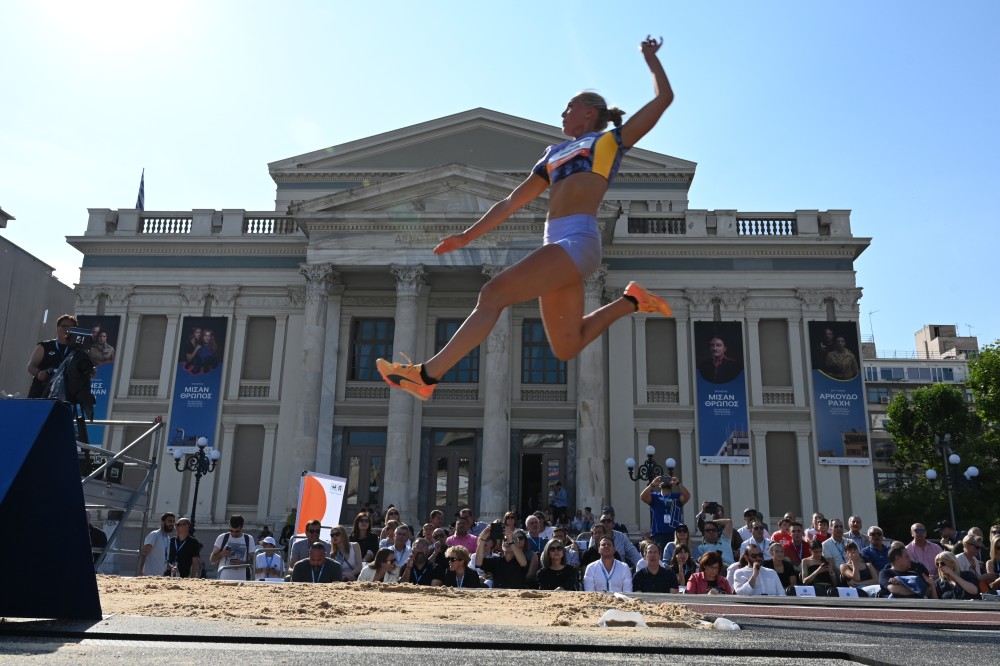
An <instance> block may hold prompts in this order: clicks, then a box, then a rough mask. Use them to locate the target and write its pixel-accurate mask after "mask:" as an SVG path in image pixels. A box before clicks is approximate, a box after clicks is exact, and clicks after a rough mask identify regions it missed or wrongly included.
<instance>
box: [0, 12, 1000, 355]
mask: <svg viewBox="0 0 1000 666" xmlns="http://www.w3.org/2000/svg"><path fill="white" fill-rule="evenodd" d="M587 9H589V10H590V11H589V12H587V11H584V10H587ZM0 25H3V26H4V28H5V29H4V31H3V32H4V37H3V42H2V49H3V56H2V57H3V64H2V65H0V206H2V207H3V209H4V210H6V211H7V212H8V213H10V214H12V215H14V216H16V217H17V220H15V221H13V222H11V223H10V224H9V226H8V228H7V229H6V230H5V231H3V232H2V233H3V234H4V235H5V236H6V237H7V238H8V239H10V240H11V241H13V242H15V243H17V244H18V245H20V246H21V247H23V248H24V249H26V250H27V251H29V252H31V253H32V254H34V255H36V256H38V257H39V258H41V259H42V260H44V261H46V262H47V263H49V264H51V265H53V266H55V267H56V268H57V273H56V274H57V276H58V277H59V278H60V279H62V280H63V281H65V282H67V283H73V282H75V281H76V280H77V278H78V270H79V269H78V267H79V264H80V261H81V255H80V254H79V253H78V252H77V251H76V250H74V249H72V248H71V247H69V246H68V245H66V244H64V243H63V238H64V237H65V236H73V235H82V234H83V233H84V231H85V228H86V222H87V210H86V209H87V208H88V207H94V208H131V207H133V206H134V205H135V198H136V192H137V189H138V184H139V174H140V171H141V170H142V168H144V167H145V169H146V209H147V210H191V209H192V208H214V209H222V208H245V209H248V210H271V209H273V207H274V203H273V197H274V184H273V182H272V181H271V179H270V178H269V176H268V173H267V163H268V162H270V161H274V160H278V159H282V158H285V157H291V156H293V155H298V154H301V153H305V152H309V151H312V150H316V149H319V148H323V147H327V146H332V145H335V144H339V143H343V142H346V141H350V140H354V139H359V138H362V137H365V136H369V135H371V134H376V133H379V132H384V131H389V130H392V129H395V128H398V127H403V126H406V125H410V124H414V123H418V122H422V121H426V120H431V119H433V118H437V117H440V116H443V115H447V114H451V113H456V112H460V111H464V110H467V109H470V108H474V107H479V106H482V107H487V108H491V109H495V110H497V111H501V112H504V113H509V114H513V115H517V116H523V117H526V118H530V119H532V120H536V121H540V122H545V123H550V124H553V125H557V124H558V121H559V113H560V112H561V111H562V109H563V106H564V104H565V102H566V101H567V99H568V98H569V97H571V96H572V95H573V93H575V92H576V91H578V90H580V89H584V88H593V89H596V90H599V91H600V92H602V93H603V94H605V96H606V97H608V99H609V101H611V102H613V103H616V104H618V105H619V106H621V107H622V108H624V109H625V110H626V111H633V110H635V109H636V108H637V107H638V106H640V105H641V104H642V103H644V102H645V101H646V100H647V99H648V97H649V95H650V90H651V86H650V80H649V74H648V72H647V70H646V68H645V66H644V64H643V62H642V59H641V56H640V55H639V52H638V50H637V46H638V43H639V41H640V39H641V38H643V37H644V36H645V35H646V34H647V33H652V34H654V35H663V37H664V38H665V39H666V44H665V46H664V48H663V49H662V50H661V56H662V59H663V61H664V63H665V65H666V68H667V72H668V74H669V75H670V77H671V81H672V83H673V85H674V88H675V90H676V93H677V100H676V102H675V103H674V105H673V106H672V107H671V108H670V110H669V111H668V112H667V115H666V116H665V117H664V119H663V121H661V123H660V125H659V126H658V127H657V128H656V129H655V130H654V131H653V132H652V133H651V134H650V135H648V136H647V137H646V138H645V139H644V140H643V142H642V143H641V144H640V145H641V147H643V148H646V149H649V150H654V151H657V152H662V153H666V154H669V155H673V156H676V157H680V158H683V159H688V160H692V161H695V162H697V163H698V172H697V176H696V177H695V180H694V186H693V188H692V190H691V200H690V204H691V206H692V207H694V208H708V209H737V210H741V211H792V210H795V209H797V208H804V209H810V208H811V209H820V210H826V209H831V208H849V209H851V210H852V211H853V213H852V223H853V230H854V234H855V235H857V236H869V237H871V238H872V239H873V241H872V245H871V247H870V248H869V249H868V250H867V251H866V252H865V253H864V254H863V255H862V257H861V259H860V260H859V261H858V262H857V264H856V266H857V271H858V278H857V283H858V285H859V286H861V287H863V288H864V294H865V295H864V298H863V299H862V301H861V332H862V335H865V336H867V335H869V334H870V333H871V332H872V330H871V325H872V324H873V325H874V334H875V337H876V342H877V343H878V346H879V348H880V350H888V349H899V350H911V349H913V347H914V343H913V333H914V332H915V331H916V330H918V329H919V328H920V327H921V326H923V325H924V324H927V323H935V324H958V325H959V328H960V331H961V332H962V333H963V334H966V333H968V332H970V331H971V333H972V334H973V335H977V336H979V338H980V343H981V344H982V343H987V342H992V341H994V340H996V339H998V338H1000V308H998V301H1000V299H998V297H997V295H996V291H995V289H994V288H993V285H994V283H995V282H996V277H995V273H994V271H993V270H992V268H993V267H994V264H993V262H994V261H995V260H996V255H997V242H996V239H997V222H998V220H997V217H998V213H997V207H996V205H995V202H994V200H993V199H994V197H993V195H991V194H990V192H994V193H995V192H996V191H997V189H998V186H997V183H998V181H1000V168H998V166H997V164H998V153H1000V140H998V133H1000V129H998V127H1000V123H998V122H997V118H998V107H1000V99H998V98H1000V67H998V63H1000V46H998V44H1000V40H998V38H997V27H998V26H1000V3H998V2H996V1H995V0H993V1H981V2H975V1H973V2H959V3H950V4H942V3H931V2H923V1H919V2H918V1H906V2H902V1H895V2H892V1H888V2H877V3H876V2H842V3H806V2H801V1H800V0H799V1H795V2H759V3H747V2H725V1H721V2H712V3H693V2H689V1H688V2H673V1H667V0H651V1H649V2H627V1H623V2H618V3H587V2H580V1H579V0H576V1H573V2H566V1H562V0H557V1H550V2H509V3H500V4H497V3H475V2H467V1H463V2H429V3H418V4H413V3H402V2H395V1H389V2H380V3H376V4H369V3H364V2H355V3H343V2H337V3H333V2H318V1H317V2H288V3H276V2H262V1H257V0H240V1H239V2H235V1H232V2H222V1H217V2H190V1H184V0H172V1H171V2H134V1H133V0H108V1H104V2H100V1H95V2H92V3H83V2H78V1H73V2H36V1H35V0H11V1H7V2H4V3H2V4H0ZM528 166H530V165H525V168H527V167H528ZM869 313H873V314H871V316H869ZM970 327H971V328H970Z"/></svg>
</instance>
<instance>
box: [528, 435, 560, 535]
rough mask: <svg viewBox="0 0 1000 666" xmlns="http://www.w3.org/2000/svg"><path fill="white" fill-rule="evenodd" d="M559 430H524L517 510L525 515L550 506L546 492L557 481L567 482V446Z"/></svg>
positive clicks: (549, 490)
mask: <svg viewBox="0 0 1000 666" xmlns="http://www.w3.org/2000/svg"><path fill="white" fill-rule="evenodd" d="M564 439H565V438H564V437H563V434H562V433H526V434H525V435H524V436H523V439H522V444H523V446H524V448H523V449H522V450H521V475H520V482H521V483H520V493H519V495H518V499H519V503H518V511H519V512H520V514H521V517H522V518H523V517H525V516H527V515H528V514H530V513H531V512H533V511H537V510H539V509H541V510H542V511H546V510H548V508H549V493H550V492H551V491H552V487H553V485H554V484H555V482H556V481H561V482H562V484H563V485H564V486H567V485H569V484H568V483H567V478H566V476H565V473H566V449H565V446H564Z"/></svg>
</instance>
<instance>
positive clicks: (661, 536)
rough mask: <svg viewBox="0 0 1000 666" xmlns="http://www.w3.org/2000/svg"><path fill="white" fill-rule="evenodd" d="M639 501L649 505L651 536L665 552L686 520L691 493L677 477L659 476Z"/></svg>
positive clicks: (643, 492)
mask: <svg viewBox="0 0 1000 666" xmlns="http://www.w3.org/2000/svg"><path fill="white" fill-rule="evenodd" d="M654 488H656V489H657V490H653V489H654ZM639 499H641V500H642V501H643V502H644V503H646V504H648V505H649V515H650V525H651V527H650V530H649V532H650V536H652V537H653V541H655V542H656V545H657V546H659V550H660V551H661V552H665V549H666V547H667V544H668V543H670V542H671V541H673V540H674V531H675V530H676V529H677V526H678V525H680V524H681V523H682V522H683V520H684V518H683V513H684V505H685V504H687V503H688V500H690V499H691V493H690V492H689V491H688V489H687V488H685V487H684V486H683V485H682V484H681V481H680V479H678V478H677V477H676V476H672V477H670V478H667V477H664V476H658V477H656V478H655V479H653V480H652V481H650V483H649V485H648V486H646V487H645V489H643V491H642V494H640V495H639Z"/></svg>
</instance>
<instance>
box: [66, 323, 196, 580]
mask: <svg viewBox="0 0 1000 666" xmlns="http://www.w3.org/2000/svg"><path fill="white" fill-rule="evenodd" d="M64 316H65V315H64ZM176 520H177V516H175V515H174V514H173V513H172V512H170V511H167V512H166V513H165V514H163V515H162V516H160V528H159V529H157V530H153V531H152V532H150V533H149V534H147V535H146V540H145V541H143V542H142V552H140V553H139V575H140V576H163V575H165V574H167V573H168V571H167V555H168V553H169V550H170V537H171V536H172V535H173V532H174V522H175V521H176Z"/></svg>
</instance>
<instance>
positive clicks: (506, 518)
mask: <svg viewBox="0 0 1000 666" xmlns="http://www.w3.org/2000/svg"><path fill="white" fill-rule="evenodd" d="M518 527H520V525H518V524H517V512H516V511H508V512H507V513H505V514H503V528H504V530H505V531H506V530H510V531H511V532H513V531H514V530H516V529H517V528H518Z"/></svg>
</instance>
